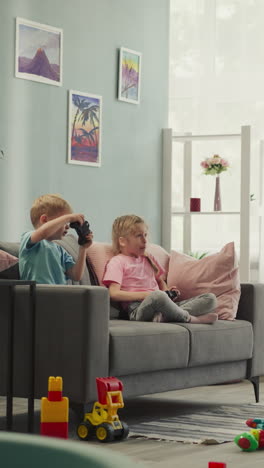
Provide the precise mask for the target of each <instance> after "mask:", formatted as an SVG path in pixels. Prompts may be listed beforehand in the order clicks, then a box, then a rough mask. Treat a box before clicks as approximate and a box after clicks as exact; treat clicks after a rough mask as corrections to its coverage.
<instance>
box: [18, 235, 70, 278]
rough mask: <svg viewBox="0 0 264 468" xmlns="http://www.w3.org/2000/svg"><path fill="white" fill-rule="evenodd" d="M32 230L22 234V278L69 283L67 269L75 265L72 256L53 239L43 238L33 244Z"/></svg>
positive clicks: (20, 254) (20, 263)
mask: <svg viewBox="0 0 264 468" xmlns="http://www.w3.org/2000/svg"><path fill="white" fill-rule="evenodd" d="M32 232H33V231H30V232H25V233H24V234H22V236H21V243H20V249H19V273H20V278H21V279H22V280H28V281H36V282H37V283H39V284H67V270H68V269H69V268H71V267H73V265H75V262H74V260H73V258H72V256H71V255H69V254H68V253H67V252H66V250H65V249H64V248H63V247H61V246H60V245H58V244H56V243H55V242H52V241H48V240H45V239H43V240H41V241H40V242H37V243H36V244H33V243H32V242H31V234H32Z"/></svg>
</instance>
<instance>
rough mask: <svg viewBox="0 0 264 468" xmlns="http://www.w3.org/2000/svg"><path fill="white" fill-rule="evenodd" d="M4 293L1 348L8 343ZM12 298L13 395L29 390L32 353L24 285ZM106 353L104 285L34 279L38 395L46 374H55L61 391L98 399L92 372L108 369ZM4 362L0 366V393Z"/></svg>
mask: <svg viewBox="0 0 264 468" xmlns="http://www.w3.org/2000/svg"><path fill="white" fill-rule="evenodd" d="M7 299H8V297H7V296H6V300H5V301H4V304H5V307H2V308H1V309H0V343H1V346H0V348H1V349H2V350H3V351H4V350H5V349H6V348H5V347H6V345H7V338H6V334H7V333H6V330H7V316H8V300H7ZM1 300H3V297H2V295H1ZM1 302H2V301H1ZM2 304H3V302H2ZM15 304H16V308H15V336H14V340H15V345H14V347H15V349H14V359H15V361H14V395H15V396H27V391H28V385H27V382H28V362H29V357H30V347H29V342H30V338H29V313H28V312H29V294H28V289H27V287H24V286H19V287H17V288H16V298H15ZM108 354H109V294H108V290H107V289H106V288H104V287H99V286H60V285H58V286H57V285H56V286H55V285H52V286H50V285H37V287H36V367H35V396H36V398H40V397H42V396H45V395H46V394H47V385H48V377H49V376H51V375H54V376H57V375H58V376H61V377H62V378H63V392H64V395H65V396H68V397H69V399H70V401H72V402H76V403H86V402H89V401H92V400H96V398H97V391H96V381H95V378H96V377H99V376H107V375H108V368H109V365H108ZM3 355H6V353H5V354H3ZM0 367H1V368H2V366H0ZM4 367H6V364H4V365H3V368H4ZM3 368H2V369H1V372H0V380H1V379H2V383H1V384H0V389H1V393H2V394H4V393H3V391H4V387H5V384H4V383H3V380H5V369H3Z"/></svg>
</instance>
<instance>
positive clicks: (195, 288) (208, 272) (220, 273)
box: [168, 242, 240, 320]
mask: <svg viewBox="0 0 264 468" xmlns="http://www.w3.org/2000/svg"><path fill="white" fill-rule="evenodd" d="M168 286H169V287H171V286H177V287H178V288H179V290H180V291H181V297H180V299H181V300H184V299H189V298H190V297H194V296H198V295H199V294H203V293H206V292H211V293H214V294H215V295H216V297H217V309H216V312H217V313H218V317H219V318H220V319H225V320H233V319H234V318H235V316H236V313H237V308H238V302H239V298H240V280H239V269H238V264H237V259H236V255H235V247H234V242H230V243H229V244H226V245H225V246H224V247H223V248H222V250H221V251H220V252H218V253H216V254H212V255H208V257H204V258H202V259H201V260H197V259H195V258H193V257H190V256H188V255H185V254H182V253H179V252H175V251H172V252H171V257H170V263H169V273H168Z"/></svg>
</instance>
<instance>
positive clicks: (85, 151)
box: [68, 90, 103, 167]
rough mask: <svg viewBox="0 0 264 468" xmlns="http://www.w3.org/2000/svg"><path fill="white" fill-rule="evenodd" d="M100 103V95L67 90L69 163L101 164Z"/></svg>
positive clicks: (98, 165)
mask: <svg viewBox="0 0 264 468" xmlns="http://www.w3.org/2000/svg"><path fill="white" fill-rule="evenodd" d="M102 104H103V100H102V96H98V95H96V94H91V93H83V92H81V91H73V90H70V91H69V108H68V112H69V114H68V163H69V164H79V165H85V166H94V167H100V166H101V135H102Z"/></svg>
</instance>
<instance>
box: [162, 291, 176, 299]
mask: <svg viewBox="0 0 264 468" xmlns="http://www.w3.org/2000/svg"><path fill="white" fill-rule="evenodd" d="M165 293H166V294H167V295H168V296H169V298H170V299H171V300H172V301H175V299H177V297H178V293H177V291H175V290H172V291H171V290H169V291H165Z"/></svg>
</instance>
